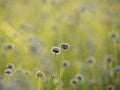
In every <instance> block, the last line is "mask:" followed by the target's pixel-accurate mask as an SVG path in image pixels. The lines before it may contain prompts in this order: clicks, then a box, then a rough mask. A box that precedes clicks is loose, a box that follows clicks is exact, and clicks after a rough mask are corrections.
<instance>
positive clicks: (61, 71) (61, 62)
mask: <svg viewBox="0 0 120 90" xmlns="http://www.w3.org/2000/svg"><path fill="white" fill-rule="evenodd" d="M64 52H65V50H62V51H61V53H62V60H61V61H60V74H59V75H60V76H59V80H61V77H62V74H63V68H62V65H63V61H64Z"/></svg>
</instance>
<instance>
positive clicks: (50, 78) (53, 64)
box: [48, 54, 56, 90]
mask: <svg viewBox="0 0 120 90" xmlns="http://www.w3.org/2000/svg"><path fill="white" fill-rule="evenodd" d="M55 60H56V54H55V56H54V59H53V63H52V68H51V73H50V77H49V80H48V90H49V89H50V81H51V80H52V75H53V69H54V66H55Z"/></svg>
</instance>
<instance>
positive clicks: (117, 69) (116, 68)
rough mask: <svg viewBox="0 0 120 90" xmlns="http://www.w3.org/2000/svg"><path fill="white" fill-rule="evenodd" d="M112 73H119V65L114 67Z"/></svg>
mask: <svg viewBox="0 0 120 90" xmlns="http://www.w3.org/2000/svg"><path fill="white" fill-rule="evenodd" d="M114 73H115V74H118V73H120V66H119V65H118V66H116V67H115V68H114Z"/></svg>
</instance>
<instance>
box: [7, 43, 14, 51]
mask: <svg viewBox="0 0 120 90" xmlns="http://www.w3.org/2000/svg"><path fill="white" fill-rule="evenodd" d="M13 48H14V45H13V44H8V45H6V46H5V49H9V50H11V49H13Z"/></svg>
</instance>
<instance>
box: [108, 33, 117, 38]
mask: <svg viewBox="0 0 120 90" xmlns="http://www.w3.org/2000/svg"><path fill="white" fill-rule="evenodd" d="M109 36H110V37H111V38H117V37H118V33H117V32H110V33H109Z"/></svg>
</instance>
